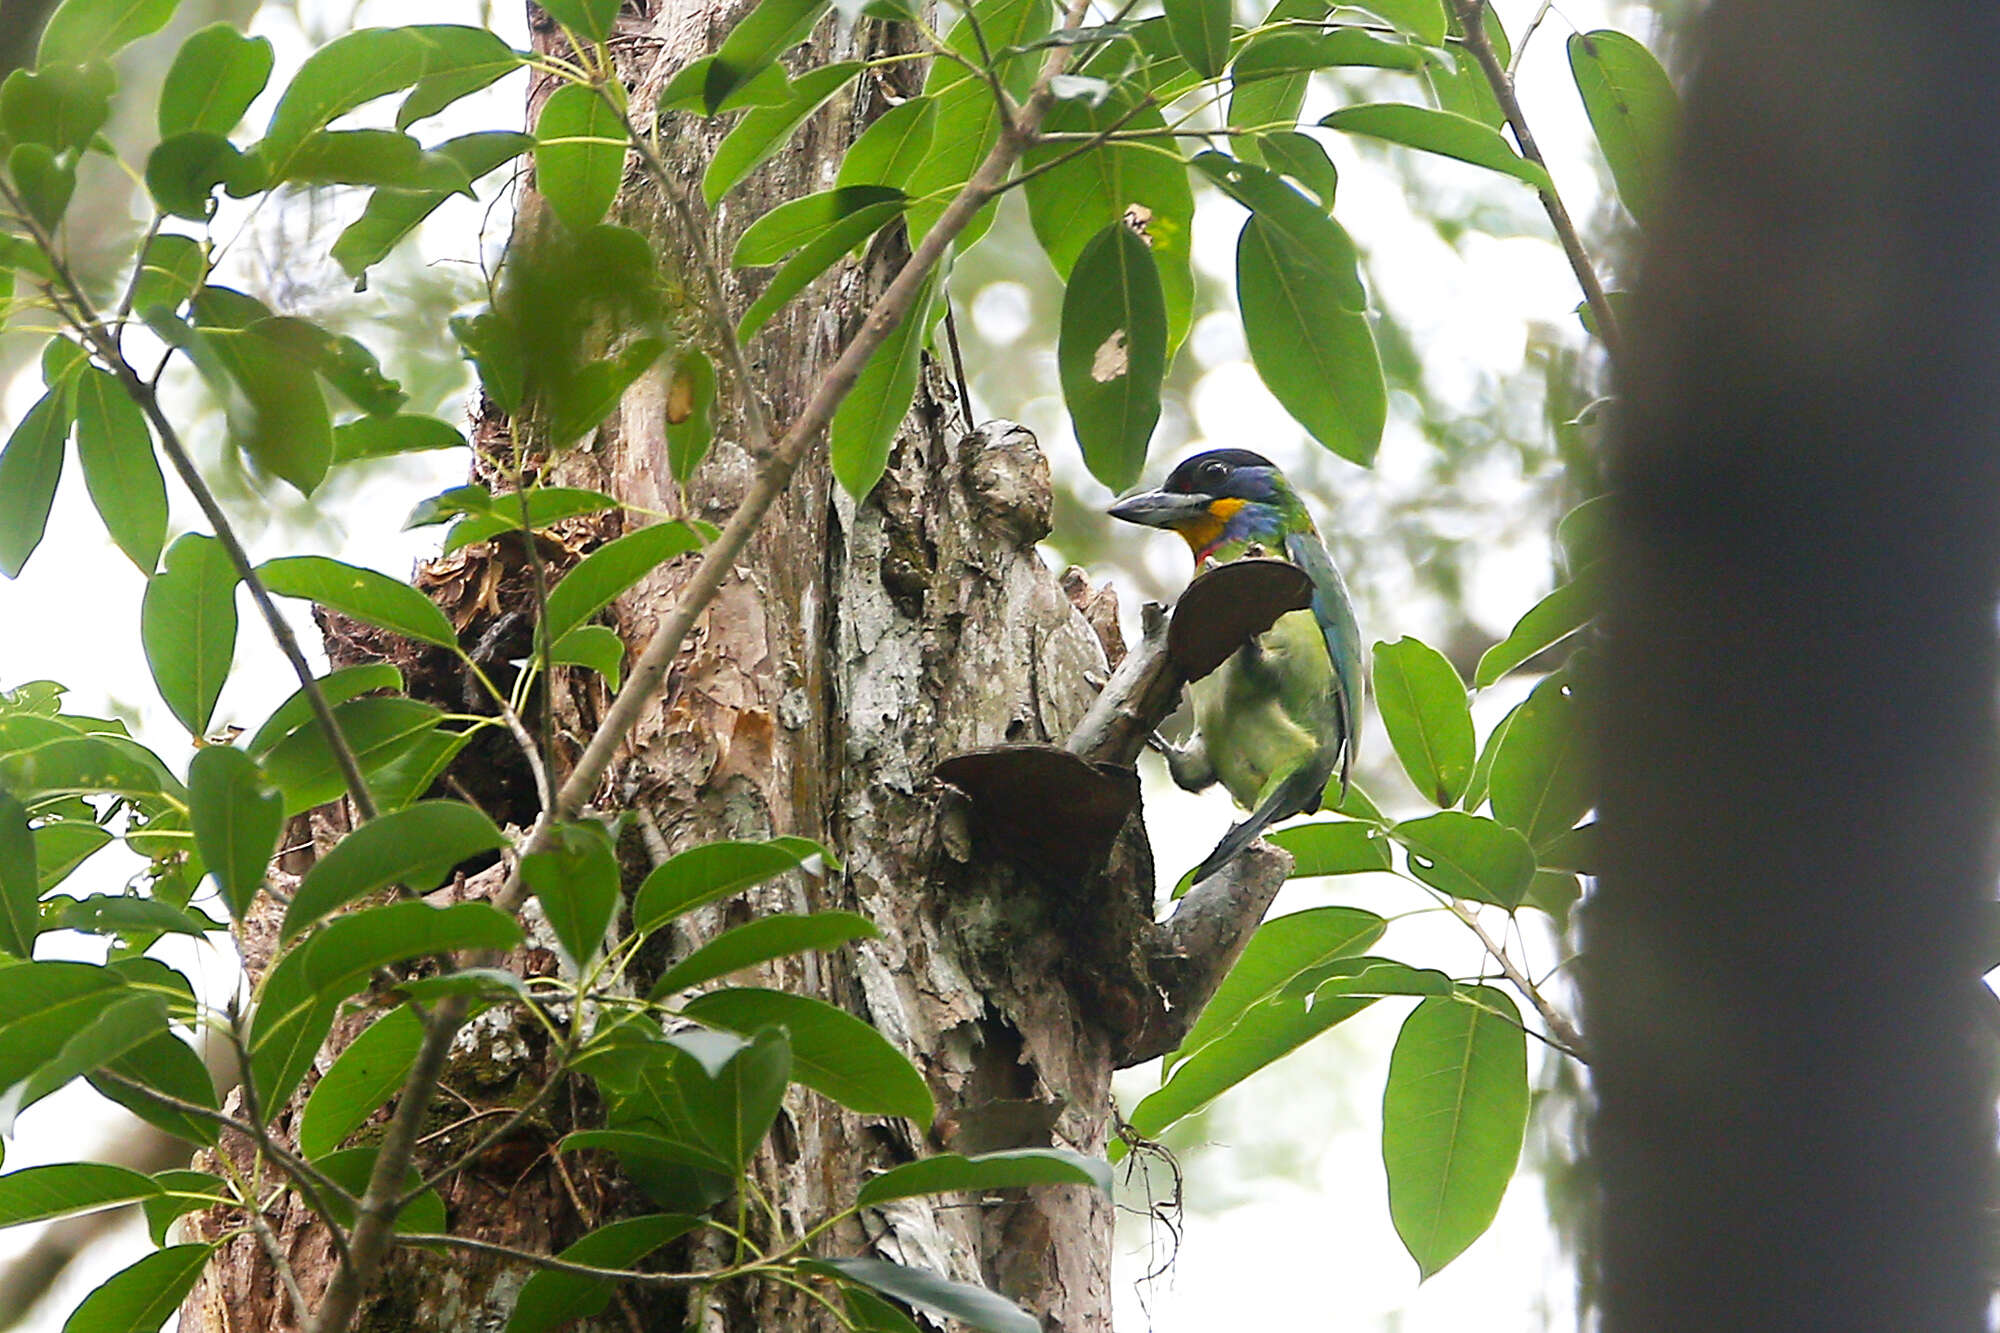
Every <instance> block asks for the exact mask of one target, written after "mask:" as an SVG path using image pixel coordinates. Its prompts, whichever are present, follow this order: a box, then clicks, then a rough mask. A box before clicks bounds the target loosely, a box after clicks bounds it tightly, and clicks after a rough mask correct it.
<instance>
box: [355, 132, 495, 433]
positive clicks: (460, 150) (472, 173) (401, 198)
mask: <svg viewBox="0 0 2000 1333" xmlns="http://www.w3.org/2000/svg"><path fill="white" fill-rule="evenodd" d="M534 146H535V140H534V137H533V136H532V135H527V134H517V133H515V132H513V131H511V130H482V131H479V132H476V133H473V134H466V135H461V136H459V137H458V138H456V139H447V140H446V141H445V142H443V143H441V144H439V145H438V146H437V147H436V148H434V149H432V150H431V152H432V154H433V155H434V156H438V157H445V158H449V159H450V160H451V161H453V162H455V163H457V164H458V167H459V168H460V170H462V171H463V172H464V174H465V179H466V180H467V181H468V182H473V181H477V180H479V179H480V177H482V176H485V175H487V174H488V173H490V172H493V171H495V170H497V169H499V168H500V167H502V166H504V165H506V164H507V163H509V162H511V161H513V160H514V159H515V158H517V157H519V156H520V155H521V154H522V153H525V152H527V151H528V150H529V149H531V148H533V147H534ZM455 192H456V191H454V190H443V189H437V190H416V191H403V190H377V191H375V193H373V194H371V195H370V196H369V197H368V206H367V207H366V208H364V209H362V210H361V216H360V217H358V218H356V219H355V220H354V221H353V222H350V223H349V224H348V225H347V228H346V229H345V230H344V231H342V232H341V233H340V235H339V236H338V237H336V238H335V239H334V242H333V250H332V255H333V259H334V262H335V263H337V264H339V265H340V267H341V268H342V269H344V270H345V271H346V273H347V276H349V277H350V278H354V279H355V280H356V281H357V283H359V282H362V281H365V275H366V274H367V272H368V270H369V269H370V268H371V267H373V266H374V265H375V264H378V263H380V262H381V261H382V260H383V259H384V258H386V257H387V256H388V254H389V252H390V251H391V250H393V249H395V248H396V245H397V243H398V242H400V241H401V240H402V239H403V238H404V237H405V236H408V235H409V234H410V233H411V232H413V231H415V230H416V229H417V226H418V224H420V223H421V222H423V220H424V219H425V218H427V217H429V216H430V215H431V214H432V213H434V212H436V211H437V208H438V205H440V204H442V203H443V202H444V201H445V200H447V199H449V198H451V196H452V194H453V193H455ZM419 419H421V418H419ZM338 433H339V432H338V429H336V432H335V436H336V449H335V455H334V461H336V462H342V461H345V456H343V455H342V454H341V453H340V452H339V448H338ZM454 434H456V432H455V431H454ZM460 442H461V443H462V441H460ZM421 447H424V448H437V447H439V446H436V445H425V446H421Z"/></svg>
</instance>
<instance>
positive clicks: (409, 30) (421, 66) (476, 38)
mask: <svg viewBox="0 0 2000 1333" xmlns="http://www.w3.org/2000/svg"><path fill="white" fill-rule="evenodd" d="M519 64H520V57H519V56H518V55H517V54H516V53H515V52H514V51H513V50H512V49H511V48H510V47H509V46H508V45H507V44H506V43H505V42H503V41H501V40H500V39H499V38H498V37H496V36H494V35H493V34H492V33H491V32H488V31H487V30H486V29H484V28H471V27H464V26H459V25H454V24H443V23H438V24H421V25H417V26H413V27H405V28H362V29H359V30H357V31H354V32H350V33H348V34H346V35H345V36H342V37H336V38H334V40H332V41H331V42H328V43H327V44H326V45H325V46H322V47H321V48H320V49H319V50H317V51H315V52H313V53H312V54H311V55H310V56H308V57H306V60H305V63H304V64H302V65H301V66H299V71H298V73H296V74H294V75H293V76H292V81H291V83H290V84H288V85H287V86H286V88H285V91H284V94H283V96H281V97H280V98H279V99H278V106H277V109H276V110H275V111H273V112H272V113H271V123H270V126H269V127H268V128H267V129H266V130H265V132H264V141H263V142H262V143H261V144H259V145H258V151H259V152H260V153H261V154H262V155H263V157H264V158H265V160H266V161H268V162H269V163H270V164H271V167H272V169H273V170H274V171H278V172H282V171H283V170H284V166H285V162H286V159H287V158H288V157H289V156H290V154H291V152H292V150H293V149H295V148H296V147H297V146H298V145H299V144H300V143H301V142H303V141H304V140H305V138H306V136H307V135H309V134H311V133H312V132H313V131H314V130H319V129H324V128H325V127H326V126H327V125H329V124H331V123H332V122H333V121H334V120H336V119H338V118H339V117H341V116H344V115H346V114H347V113H348V112H350V111H352V110H354V109H355V108H356V107H359V106H362V105H364V104H366V103H368V102H372V101H374V100H375V99H376V98H378V97H383V96H386V95H387V94H389V93H393V92H399V91H401V90H402V89H404V88H409V87H412V86H413V85H416V86H417V87H418V91H417V92H415V93H412V94H411V98H410V101H409V102H406V103H405V105H404V108H403V111H402V112H401V113H400V114H399V115H398V116H397V118H396V120H397V124H396V128H398V129H406V128H408V127H409V125H410V124H411V123H412V122H413V121H415V120H416V119H417V118H418V116H417V114H412V112H413V111H415V112H417V113H420V114H429V112H430V111H432V110H435V109H436V107H437V105H438V104H439V99H438V97H437V95H436V93H435V90H437V89H439V88H445V89H447V90H448V91H449V92H451V93H455V94H457V95H461V96H462V95H463V94H464V93H465V92H470V91H472V90H473V88H477V87H484V86H485V84H486V83H491V82H492V81H493V80H494V79H498V78H500V77H501V76H502V75H504V74H506V73H507V72H508V71H509V70H511V69H514V68H517V67H518V66H519ZM467 79H477V80H483V82H477V83H474V84H473V85H472V86H471V87H467V86H466V81H467ZM412 103H415V104H416V105H415V106H412V105H411V104H412Z"/></svg>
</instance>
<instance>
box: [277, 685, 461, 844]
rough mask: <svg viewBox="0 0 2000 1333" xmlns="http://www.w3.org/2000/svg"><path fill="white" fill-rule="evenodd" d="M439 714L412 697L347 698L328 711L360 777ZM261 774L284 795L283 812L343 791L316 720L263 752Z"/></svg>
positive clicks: (403, 749)
mask: <svg viewBox="0 0 2000 1333" xmlns="http://www.w3.org/2000/svg"><path fill="white" fill-rule="evenodd" d="M441 716H443V715H442V714H441V713H439V711H438V710H437V709H436V708H434V707H432V706H431V705H430V704H426V703H419V702H417V701H416V700H415V699H396V698H387V699H350V700H348V701H347V702H346V703H343V704H337V705H335V707H334V710H333V719H334V724H335V725H336V726H338V727H339V728H340V732H341V735H343V736H345V737H346V738H347V744H348V747H349V748H350V749H352V750H353V751H354V756H355V758H356V759H357V760H359V761H360V764H361V771H362V775H363V776H364V777H371V776H372V775H373V774H374V773H375V771H376V770H379V769H381V768H382V767H383V766H385V765H387V764H389V763H390V762H391V761H393V760H395V759H396V758H398V757H399V756H401V755H403V754H405V753H407V752H408V751H410V750H411V749H413V748H414V747H415V746H416V745H417V744H418V743H419V742H420V741H422V739H423V738H424V736H425V735H427V734H428V733H429V732H430V730H431V728H433V727H435V726H436V725H437V724H438V719H439V718H440V717H441ZM264 774H265V776H266V777H268V778H270V779H271V781H272V782H273V783H275V784H277V787H278V790H279V791H282V792H283V793H284V794H285V817H286V818H287V819H289V818H291V817H292V816H293V815H296V814H298V813H299V812H300V811H303V810H310V809H311V808H312V807H313V806H316V805H324V804H326V803H327V802H328V801H333V800H338V799H339V798H340V796H341V793H343V792H345V791H346V790H347V784H346V783H345V781H343V779H342V777H341V772H340V768H339V766H338V764H336V763H335V761H334V757H333V751H332V750H331V749H329V748H328V747H327V743H326V737H325V736H324V735H322V734H321V733H320V729H319V724H318V723H317V722H312V723H308V724H307V725H305V726H301V727H298V728H296V729H294V730H293V731H291V732H289V733H288V734H287V735H286V736H285V738H284V739H283V740H281V741H279V742H278V743H277V744H275V745H273V746H272V747H271V749H270V752H269V753H268V754H266V755H265V756H264Z"/></svg>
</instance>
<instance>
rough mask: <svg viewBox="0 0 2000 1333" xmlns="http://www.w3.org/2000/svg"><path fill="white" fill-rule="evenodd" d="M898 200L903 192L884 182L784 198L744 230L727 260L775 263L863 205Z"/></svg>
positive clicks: (746, 264)
mask: <svg viewBox="0 0 2000 1333" xmlns="http://www.w3.org/2000/svg"><path fill="white" fill-rule="evenodd" d="M902 201H903V192H902V191H901V190H897V189H893V188H891V187H889V186H886V185H843V186H838V187H836V188H834V189H831V190H821V191H820V192H819V193H817V194H809V195H806V196H805V197H804V198H801V199H792V200H788V201H787V202H785V203H782V204H779V205H778V206H777V207H776V208H774V209H772V210H771V211H770V212H768V213H766V214H764V215H763V216H762V217H760V218H758V219H757V220H756V221H755V222H753V223H751V224H750V225H749V227H747V228H746V229H745V230H744V232H743V236H742V239H740V240H739V241H737V242H736V251H735V253H734V254H732V255H731V256H730V259H729V262H730V264H731V266H732V267H735V268H759V267H762V266H763V265H765V264H775V263H777V262H778V261H779V260H780V259H783V258H784V257H785V256H786V255H788V254H790V253H792V251H794V250H796V249H798V248H799V247H800V246H802V245H805V244H807V243H809V242H811V241H813V240H815V239H817V238H818V237H820V236H822V235H824V234H825V233H826V232H827V231H828V229H830V228H832V227H833V226H834V225H836V224H837V223H839V222H840V221H842V220H843V219H845V218H847V217H848V216H850V215H852V214H854V213H857V212H859V211H860V210H862V209H864V208H868V207H871V206H874V205H878V204H888V203H896V204H900V203H901V202H902Z"/></svg>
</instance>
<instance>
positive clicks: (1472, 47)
mask: <svg viewBox="0 0 2000 1333" xmlns="http://www.w3.org/2000/svg"><path fill="white" fill-rule="evenodd" d="M1451 3H1452V11H1453V12H1454V13H1455V14H1457V16H1458V23H1459V27H1460V28H1462V29H1463V30H1464V32H1465V49H1466V50H1468V51H1470V52H1472V58H1473V59H1474V60H1477V61H1478V62H1479V68H1480V69H1481V70H1483V71H1484V72H1485V74H1486V82H1487V83H1488V84H1489V85H1491V86H1492V88H1493V96H1494V98H1495V99H1496V100H1497V101H1498V102H1499V103H1500V109H1501V111H1503V112H1505V113H1506V116H1507V123H1508V124H1509V125H1511V126H1513V129H1514V142H1515V144H1516V145H1517V146H1518V147H1519V148H1520V150H1521V156H1522V157H1525V158H1527V159H1528V161H1530V162H1533V163H1534V164H1535V165H1537V166H1539V167H1540V168H1541V169H1542V171H1543V172H1544V173H1545V174H1546V173H1547V172H1548V169H1549V164H1548V159H1546V158H1544V157H1543V156H1542V150H1541V148H1540V147H1539V146H1538V145H1537V144H1536V143H1535V136H1534V132H1533V131H1531V130H1530V129H1529V128H1528V118H1527V116H1526V115H1525V114H1523V112H1522V110H1521V100H1520V99H1519V98H1518V97H1516V96H1515V95H1514V80H1513V79H1511V78H1509V77H1508V75H1507V71H1506V69H1505V67H1503V66H1502V65H1501V63H1500V57H1499V55H1498V53H1496V52H1495V51H1494V49H1493V42H1492V39H1491V38H1489V37H1488V36H1487V35H1486V16H1485V13H1484V11H1483V10H1482V9H1481V7H1480V0H1451ZM1550 179H1551V181H1552V182H1553V180H1554V178H1553V177H1551V178H1550ZM1536 193H1537V194H1539V195H1541V197H1542V208H1543V210H1544V211H1545V212H1547V213H1548V215H1549V223H1550V225H1552V226H1553V227H1554V228H1555V230H1556V240H1557V241H1559V242H1560V243H1561V244H1562V249H1563V254H1565V255H1567V256H1568V257H1569V266H1570V271H1571V272H1573V273H1575V274H1576V283H1577V286H1579V287H1581V288H1582V289H1583V299H1584V301H1585V302H1587V303H1588V304H1589V306H1590V313H1591V317H1592V318H1593V319H1595V320H1596V321H1597V337H1598V340H1599V341H1601V342H1602V343H1603V344H1604V350H1605V352H1606V353H1607V354H1609V356H1610V357H1611V360H1612V361H1613V362H1614V363H1616V362H1620V361H1623V360H1624V358H1625V340H1624V335H1623V333H1622V332H1621V331H1620V329H1619V327H1618V316H1617V314H1616V313H1615V312H1613V310H1612V309H1611V302H1610V300H1609V298H1607V297H1606V296H1605V294H1604V284H1603V283H1602V282H1601V281H1599V279H1598V276H1597V268H1596V266H1595V265H1593V264H1592V263H1591V262H1590V252H1589V251H1588V250H1586V249H1584V246H1583V236H1582V234H1581V233H1580V232H1578V231H1577V229H1576V223H1574V222H1572V221H1571V220H1570V216H1569V210H1568V209H1567V208H1564V207H1563V201H1562V196H1561V195H1559V194H1557V193H1556V191H1555V186H1554V185H1553V184H1551V185H1550V186H1549V187H1548V188H1547V189H1537V190H1536Z"/></svg>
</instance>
